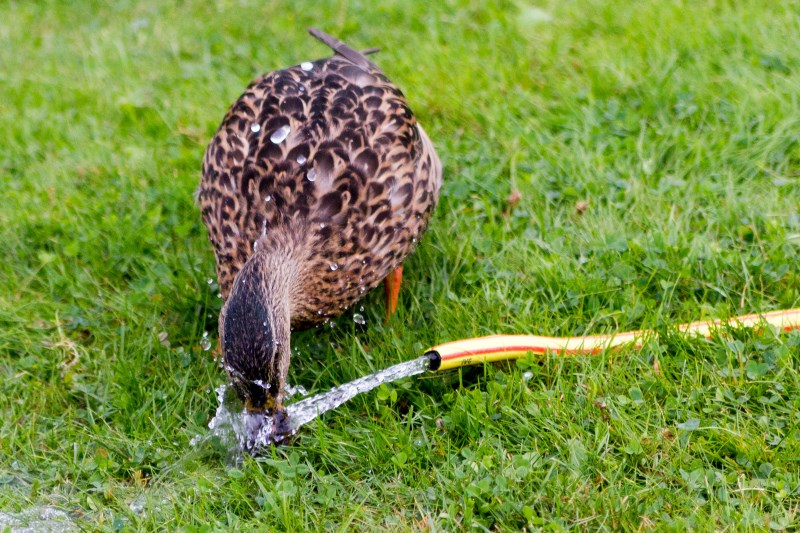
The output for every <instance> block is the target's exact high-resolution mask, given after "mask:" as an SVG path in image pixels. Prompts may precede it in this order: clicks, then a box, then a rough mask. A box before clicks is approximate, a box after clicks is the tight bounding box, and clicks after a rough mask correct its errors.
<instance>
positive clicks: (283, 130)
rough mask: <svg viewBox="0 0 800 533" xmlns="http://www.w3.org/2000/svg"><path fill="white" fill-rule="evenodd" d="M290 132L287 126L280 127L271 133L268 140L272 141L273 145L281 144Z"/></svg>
mask: <svg viewBox="0 0 800 533" xmlns="http://www.w3.org/2000/svg"><path fill="white" fill-rule="evenodd" d="M291 131H292V128H290V127H289V126H288V125H286V126H281V127H280V128H278V129H277V130H275V131H273V132H272V135H270V136H269V140H270V141H272V143H273V144H281V143H282V142H283V141H285V140H286V137H288V136H289V133H290V132H291Z"/></svg>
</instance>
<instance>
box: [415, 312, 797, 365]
mask: <svg viewBox="0 0 800 533" xmlns="http://www.w3.org/2000/svg"><path fill="white" fill-rule="evenodd" d="M766 324H768V325H770V326H773V327H775V328H777V329H779V330H781V331H791V330H793V329H798V328H800V309H787V310H785V311H772V312H770V313H764V314H751V315H743V316H737V317H733V318H729V319H727V320H706V321H698V322H691V323H688V324H681V325H680V326H678V328H677V329H678V330H679V331H681V332H683V333H685V334H695V335H699V336H701V337H704V338H707V339H708V338H710V337H711V336H712V335H713V333H714V332H715V331H719V330H720V328H724V327H738V328H752V327H757V326H760V325H766ZM652 334H653V331H652V330H637V331H626V332H624V333H610V334H607V335H589V336H586V337H540V336H538V335H490V336H488V337H476V338H473V339H464V340H460V341H453V342H446V343H444V344H440V345H438V346H434V347H433V348H431V349H430V350H428V351H427V352H426V353H425V355H426V356H427V357H428V359H430V361H431V363H430V365H431V366H430V369H431V370H449V369H452V368H459V367H462V366H469V365H477V364H481V363H492V362H496V361H508V360H511V359H520V358H522V357H525V355H526V354H528V353H535V354H545V353H557V354H561V355H570V356H571V355H588V354H597V353H601V352H603V351H604V350H609V349H613V348H618V347H621V346H628V347H631V348H634V349H639V348H641V347H642V344H643V342H644V340H645V338H647V336H648V335H652Z"/></svg>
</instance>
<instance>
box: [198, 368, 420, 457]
mask: <svg viewBox="0 0 800 533" xmlns="http://www.w3.org/2000/svg"><path fill="white" fill-rule="evenodd" d="M430 367H431V360H430V358H429V357H428V356H422V357H418V358H417V359H412V360H411V361H406V362H405V363H400V364H397V365H394V366H390V367H389V368H385V369H383V370H379V371H378V372H375V373H374V374H370V375H368V376H364V377H362V378H358V379H355V380H353V381H351V382H349V383H345V384H343V385H339V386H338V387H334V388H332V389H331V390H329V391H328V392H324V393H322V394H317V395H315V396H311V397H308V398H304V399H302V400H299V401H297V402H294V403H293V404H291V405H288V406H287V407H286V410H285V411H284V412H283V413H282V414H281V416H278V417H276V416H274V415H264V414H252V413H248V412H246V411H245V410H244V409H242V406H241V403H240V402H239V401H238V398H237V397H236V394H235V393H234V392H233V390H232V389H230V388H229V387H228V386H227V385H221V386H220V387H218V388H217V390H216V391H217V400H218V401H219V406H218V407H217V412H216V414H215V415H214V418H212V419H211V422H209V423H208V428H209V429H210V430H211V432H210V436H214V437H219V438H220V440H221V441H222V442H223V443H225V444H226V445H227V446H228V447H229V451H230V452H233V453H236V452H241V451H242V450H245V451H248V452H251V453H257V452H258V450H260V449H262V448H268V447H269V446H271V445H273V444H277V443H280V442H281V441H283V440H285V439H286V438H287V437H288V436H290V435H294V434H295V433H296V432H297V430H298V429H299V428H300V427H301V426H303V425H305V424H307V423H309V422H311V421H312V420H314V419H315V418H317V417H318V416H319V415H321V414H322V413H326V412H328V411H330V410H331V409H336V408H337V407H339V406H340V405H342V404H343V403H345V402H346V401H347V400H349V399H351V398H353V397H354V396H357V395H359V394H361V393H364V392H368V391H371V390H372V389H374V388H376V387H379V386H380V385H381V384H382V383H390V382H392V381H396V380H398V379H402V378H406V377H410V376H415V375H417V374H422V373H423V372H425V371H426V370H429V369H430ZM207 438H208V437H201V436H197V437H195V438H194V439H192V444H197V443H198V442H201V441H204V440H206V439H207Z"/></svg>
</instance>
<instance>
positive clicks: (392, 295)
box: [383, 265, 403, 322]
mask: <svg viewBox="0 0 800 533" xmlns="http://www.w3.org/2000/svg"><path fill="white" fill-rule="evenodd" d="M402 281H403V265H400V266H399V267H397V268H396V269H395V270H394V272H391V273H390V274H389V275H388V276H386V279H384V280H383V288H384V289H385V290H386V321H387V322H388V321H389V317H391V316H392V313H394V312H395V310H396V309H397V297H398V296H399V295H400V283H401V282H402Z"/></svg>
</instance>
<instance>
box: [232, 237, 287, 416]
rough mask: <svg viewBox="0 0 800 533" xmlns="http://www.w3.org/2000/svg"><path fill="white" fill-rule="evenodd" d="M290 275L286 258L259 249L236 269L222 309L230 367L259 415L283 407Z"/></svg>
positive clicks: (252, 410)
mask: <svg viewBox="0 0 800 533" xmlns="http://www.w3.org/2000/svg"><path fill="white" fill-rule="evenodd" d="M289 280H290V277H289V276H288V275H287V272H286V269H285V268H284V265H283V264H282V263H280V262H277V261H275V260H274V258H273V257H272V256H271V255H270V254H268V253H267V252H266V251H257V252H255V253H254V254H253V255H252V256H251V257H250V259H249V260H248V261H247V263H245V265H244V267H243V268H242V269H241V270H240V271H239V273H238V274H237V275H236V278H235V280H234V282H233V287H232V289H231V293H230V295H229V296H228V299H227V300H226V302H225V305H224V306H223V308H222V312H221V314H220V339H221V344H222V354H223V359H224V364H225V369H226V371H227V372H228V375H229V376H230V378H231V384H232V385H233V387H234V389H235V390H236V393H237V395H238V396H239V398H240V399H241V400H242V403H243V404H244V407H245V409H246V410H247V412H248V413H251V414H254V415H255V414H258V415H261V414H263V415H264V416H266V417H272V416H276V415H278V414H279V413H281V412H282V411H283V399H284V395H285V388H286V376H287V373H288V371H289V360H290V355H291V349H290V346H289V340H290V316H289V314H290V302H289V289H290V285H291V284H290V283H289Z"/></svg>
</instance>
